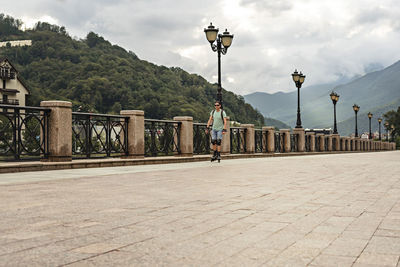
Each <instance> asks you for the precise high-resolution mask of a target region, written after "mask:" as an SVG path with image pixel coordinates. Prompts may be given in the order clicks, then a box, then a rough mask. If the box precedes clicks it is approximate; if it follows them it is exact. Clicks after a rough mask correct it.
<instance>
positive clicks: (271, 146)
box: [262, 126, 275, 153]
mask: <svg viewBox="0 0 400 267" xmlns="http://www.w3.org/2000/svg"><path fill="white" fill-rule="evenodd" d="M262 130H263V132H264V131H266V146H265V147H266V150H267V151H266V152H268V153H274V152H275V128H274V127H272V126H265V127H262Z"/></svg>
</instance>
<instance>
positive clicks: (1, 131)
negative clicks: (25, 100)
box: [0, 105, 50, 161]
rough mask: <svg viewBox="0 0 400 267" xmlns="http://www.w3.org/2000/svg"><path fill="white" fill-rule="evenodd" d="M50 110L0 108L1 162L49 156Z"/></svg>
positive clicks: (6, 106) (3, 106) (1, 106)
mask: <svg viewBox="0 0 400 267" xmlns="http://www.w3.org/2000/svg"><path fill="white" fill-rule="evenodd" d="M49 114H50V110H49V109H46V108H36V107H19V106H12V105H0V160H3V161H4V160H5V161H9V160H29V159H43V158H47V157H48V147H49V139H48V135H49V125H48V118H49Z"/></svg>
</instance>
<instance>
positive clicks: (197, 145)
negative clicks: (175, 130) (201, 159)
mask: <svg viewBox="0 0 400 267" xmlns="http://www.w3.org/2000/svg"><path fill="white" fill-rule="evenodd" d="M206 129H207V123H193V154H197V155H199V154H209V153H210V141H211V135H210V132H207V133H206Z"/></svg>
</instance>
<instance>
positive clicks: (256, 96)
mask: <svg viewBox="0 0 400 267" xmlns="http://www.w3.org/2000/svg"><path fill="white" fill-rule="evenodd" d="M351 80H352V79H351V78H347V77H342V78H341V79H339V80H338V81H337V82H334V83H327V84H319V85H312V86H307V87H304V88H301V89H300V90H301V96H300V102H301V103H300V104H301V106H303V105H304V102H303V101H309V102H310V101H314V100H315V99H318V98H321V97H323V96H324V93H325V94H326V92H330V91H331V90H332V88H334V87H335V86H338V85H339V84H340V83H344V82H348V81H351ZM328 94H329V93H328ZM244 99H245V101H246V102H248V103H250V104H251V105H252V106H254V107H255V108H257V110H259V111H260V112H261V113H262V114H263V115H264V116H265V117H269V118H275V119H277V120H281V121H283V122H284V123H286V124H289V125H292V126H294V125H295V124H296V114H297V90H296V91H293V92H289V93H284V92H277V93H274V94H269V93H264V92H255V93H252V94H248V95H245V96H244ZM302 113H303V111H302ZM293 114H294V116H293Z"/></svg>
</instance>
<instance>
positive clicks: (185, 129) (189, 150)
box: [174, 116, 193, 157]
mask: <svg viewBox="0 0 400 267" xmlns="http://www.w3.org/2000/svg"><path fill="white" fill-rule="evenodd" d="M174 121H179V122H181V131H180V140H179V143H180V148H181V154H180V156H189V157H191V156H193V117H189V116H178V117H174Z"/></svg>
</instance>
